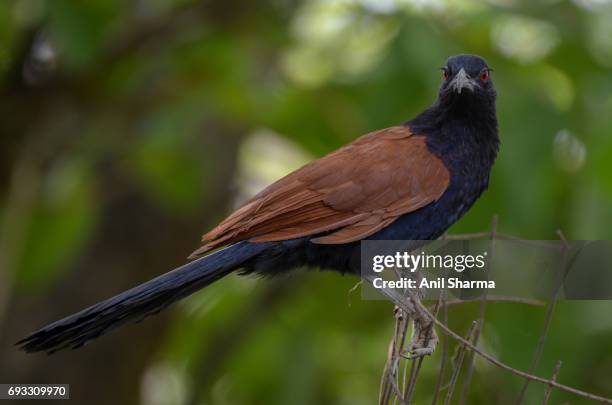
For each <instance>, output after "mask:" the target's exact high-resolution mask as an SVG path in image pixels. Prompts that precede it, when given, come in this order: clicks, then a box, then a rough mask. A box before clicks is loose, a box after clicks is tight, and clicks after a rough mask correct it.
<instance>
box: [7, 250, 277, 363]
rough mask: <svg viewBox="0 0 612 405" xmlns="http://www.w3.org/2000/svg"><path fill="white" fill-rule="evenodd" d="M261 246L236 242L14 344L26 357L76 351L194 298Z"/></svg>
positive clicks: (242, 264) (255, 253) (46, 327)
mask: <svg viewBox="0 0 612 405" xmlns="http://www.w3.org/2000/svg"><path fill="white" fill-rule="evenodd" d="M264 245H265V244H251V243H248V242H240V243H237V244H235V245H232V246H230V247H228V248H226V249H223V250H220V251H218V252H215V253H212V254H210V255H208V256H205V257H202V258H200V259H198V260H194V261H193V262H191V263H188V264H186V265H184V266H182V267H179V268H177V269H175V270H173V271H170V272H168V273H166V274H163V275H161V276H159V277H157V278H154V279H153V280H150V281H147V282H146V283H144V284H141V285H139V286H137V287H134V288H132V289H131V290H127V291H125V292H122V293H121V294H119V295H116V296H114V297H112V298H109V299H107V300H106V301H102V302H99V303H97V304H95V305H93V306H91V307H89V308H87V309H84V310H82V311H81V312H78V313H76V314H74V315H70V316H68V317H66V318H64V319H61V320H59V321H56V322H54V323H52V324H50V325H47V326H45V327H44V328H41V329H40V330H38V331H36V332H34V333H33V334H31V335H30V336H28V337H26V338H25V339H22V340H20V341H19V342H17V345H18V346H20V348H21V349H22V350H25V351H26V352H39V351H46V352H48V353H53V352H56V351H58V350H62V349H66V348H72V349H76V348H79V347H81V346H83V345H84V344H86V343H87V342H89V341H91V340H93V339H96V338H98V337H100V336H101V335H103V334H105V333H106V332H108V331H110V330H112V329H115V328H117V327H119V326H121V325H123V324H125V323H128V322H134V321H140V320H142V319H144V318H146V317H147V316H149V315H153V314H156V313H158V312H160V311H161V310H163V309H165V308H166V307H168V306H169V305H170V304H173V303H175V302H176V301H178V300H180V299H182V298H185V297H186V296H188V295H190V294H193V293H194V292H196V291H198V290H200V289H201V288H204V287H206V286H207V285H209V284H212V283H213V282H215V281H217V280H219V279H220V278H222V277H224V276H226V275H228V274H230V273H231V272H233V271H234V270H236V269H239V268H241V267H243V266H244V265H245V263H246V262H247V261H248V260H249V259H252V258H253V257H255V256H256V255H258V254H259V253H260V252H261V251H262V250H263V249H265V247H264Z"/></svg>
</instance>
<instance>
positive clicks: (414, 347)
mask: <svg viewBox="0 0 612 405" xmlns="http://www.w3.org/2000/svg"><path fill="white" fill-rule="evenodd" d="M422 321H423V319H422V318H421V319H419V318H417V319H415V320H414V329H413V333H412V339H411V340H410V344H409V345H408V349H407V350H406V351H404V352H403V353H401V356H402V357H404V358H406V359H416V358H420V357H425V356H429V355H431V354H433V352H434V351H435V350H436V346H437V345H438V335H437V334H436V331H435V330H434V328H433V323H432V322H427V323H426V325H423V322H422Z"/></svg>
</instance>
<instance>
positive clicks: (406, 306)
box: [365, 222, 612, 405]
mask: <svg viewBox="0 0 612 405" xmlns="http://www.w3.org/2000/svg"><path fill="white" fill-rule="evenodd" d="M495 224H496V223H495V222H494V223H493V230H492V231H491V232H481V233H475V234H465V235H455V236H446V235H445V236H444V237H443V239H447V240H466V239H473V238H491V239H506V240H518V238H515V237H513V236H509V235H500V234H499V233H497V232H496V229H495V228H496V227H495ZM559 235H560V238H561V240H563V241H565V238H564V237H563V234H562V233H560V232H559ZM531 242H534V244H537V245H539V244H541V242H537V241H525V243H531ZM542 243H544V244H545V243H546V242H542ZM547 247H549V246H547ZM561 270H565V269H564V268H563V269H561ZM559 274H560V277H559V280H560V281H562V279H563V277H564V275H565V271H559ZM365 280H366V281H368V282H369V283H373V278H372V277H369V276H366V277H365ZM557 285H559V284H557ZM380 291H381V292H382V293H383V294H384V295H385V296H387V298H389V299H390V300H391V301H392V302H393V303H394V304H395V305H396V308H400V310H401V312H402V313H405V314H410V315H411V316H412V317H413V321H414V327H415V330H414V331H413V338H414V336H416V337H417V339H416V342H419V340H420V339H419V337H420V336H421V333H423V331H427V332H428V331H432V330H433V329H432V326H433V325H436V326H438V327H439V328H440V329H441V330H442V331H443V332H444V342H445V343H444V346H443V356H442V361H441V364H440V372H439V373H438V378H437V384H436V388H435V390H434V393H433V400H432V404H433V405H435V404H436V403H437V400H438V398H439V395H440V391H441V390H443V388H442V380H443V379H444V371H445V367H446V361H447V357H448V346H447V345H448V343H447V337H451V338H453V339H455V340H456V341H457V342H458V343H460V344H461V346H460V350H461V354H460V355H461V358H460V359H461V361H463V358H464V356H465V354H466V351H472V353H473V354H472V357H471V358H470V359H469V361H470V363H469V366H468V372H470V374H471V369H472V367H473V361H474V359H473V356H474V355H478V356H480V357H482V358H483V359H485V360H487V361H488V362H490V363H491V364H493V365H495V366H497V367H499V368H501V369H502V370H506V371H508V372H510V373H512V374H514V375H517V376H519V377H522V378H524V379H525V385H524V386H523V389H522V390H521V393H520V395H519V398H518V401H519V403H520V402H521V401H522V400H523V398H524V394H525V391H526V388H527V386H528V383H529V382H531V381H535V382H539V383H541V384H545V385H547V389H546V392H545V396H544V400H543V403H544V404H547V403H548V401H549V399H550V396H551V393H552V389H553V388H556V389H559V390H562V391H565V392H569V393H572V394H574V395H577V396H580V397H583V398H587V399H590V400H592V401H597V402H600V403H604V404H612V399H610V398H605V397H602V396H600V395H596V394H592V393H589V392H586V391H582V390H580V389H577V388H574V387H570V386H568V385H565V384H561V383H559V382H557V377H558V374H559V368H560V366H561V362H560V361H559V362H558V363H557V365H556V367H555V370H554V372H553V376H552V378H551V379H546V378H543V377H539V376H537V375H535V374H533V370H534V369H535V366H537V364H538V362H539V358H540V355H541V353H542V351H543V346H544V343H545V342H544V341H545V337H546V334H547V330H548V327H549V324H550V319H551V318H552V315H553V310H554V303H555V302H556V300H557V298H558V297H557V291H558V288H557V289H555V290H554V292H553V296H552V297H551V298H552V303H551V304H549V308H548V311H547V316H546V321H545V325H544V328H543V332H542V335H541V337H540V339H539V342H538V345H537V348H536V350H535V352H534V358H533V361H532V365H531V367H530V371H529V372H525V371H522V370H519V369H516V368H514V367H512V366H509V365H507V364H505V363H503V362H501V361H500V360H498V359H496V358H495V357H493V356H492V355H490V354H488V353H486V352H484V351H482V350H481V349H479V348H478V347H477V338H476V336H477V335H476V336H474V335H475V334H477V333H479V332H476V331H475V330H474V329H475V326H474V325H479V327H480V325H482V323H483V322H484V305H485V303H486V302H493V301H497V302H515V303H522V304H528V305H540V306H541V305H543V303H542V302H541V301H538V300H526V299H522V298H515V297H495V296H489V297H485V298H481V299H479V300H478V301H480V303H481V313H480V317H479V322H474V323H473V325H472V326H473V327H472V328H470V332H469V333H468V335H467V337H466V338H463V337H461V336H460V335H458V334H457V333H456V332H454V331H452V330H451V329H450V328H449V327H448V326H447V325H446V324H447V315H446V312H447V308H448V306H449V305H455V304H460V303H464V302H470V301H469V300H468V301H463V300H453V301H448V302H438V305H436V310H435V311H434V312H435V313H436V314H437V310H438V309H439V308H443V309H444V311H445V317H444V322H442V321H440V320H438V319H437V317H436V315H435V314H432V312H431V311H430V310H429V309H428V308H427V307H426V306H424V305H423V304H422V303H421V301H420V299H419V297H418V296H417V294H416V293H415V292H414V291H412V290H405V291H404V294H402V293H400V292H398V291H396V290H394V289H389V288H383V289H380ZM473 301H474V300H472V302H473ZM407 323H408V321H407V320H404V323H403V324H402V328H404V329H403V333H401V334H400V333H399V332H400V329H398V328H397V326H396V332H395V335H394V337H393V339H392V342H391V343H392V345H391V346H390V350H391V348H392V347H393V348H394V350H395V348H397V347H400V346H402V345H403V342H402V340H403V339H404V338H405V336H406V329H407ZM423 336H425V337H427V336H435V335H430V334H429V333H426V334H424V335H423ZM436 339H437V338H436ZM472 339H473V340H474V341H473V342H472V341H471V340H472ZM425 341H426V340H425ZM421 343H423V341H421ZM425 346H426V347H427V345H425ZM434 347H435V346H434ZM391 353H394V355H393V356H391ZM398 353H401V352H397V351H393V352H391V351H390V357H389V359H388V363H387V366H386V367H385V374H384V376H383V382H382V383H383V386H382V387H381V401H380V402H379V403H380V404H381V405H386V404H389V403H391V402H392V401H393V400H392V398H391V396H392V395H393V393H395V395H396V398H397V399H398V400H399V401H400V404H402V405H403V404H406V405H407V404H410V401H411V399H412V394H413V393H414V389H415V385H416V375H417V374H418V371H419V370H420V366H421V363H422V361H423V357H422V356H418V358H417V359H414V358H410V356H408V359H410V360H412V361H413V364H412V367H411V372H410V378H409V382H408V385H407V386H406V390H405V394H402V393H401V392H400V391H399V387H398V383H397V367H398V364H399V359H398V357H397V354H398ZM425 354H431V352H428V353H425ZM391 359H392V360H393V361H390V360H391ZM415 360H416V361H415ZM389 365H392V366H393V367H394V369H393V370H394V372H393V373H389V369H388V367H389ZM460 368H461V364H458V365H457V366H456V368H455V370H454V372H453V375H452V377H451V382H450V384H449V386H448V388H449V391H448V392H447V395H446V403H449V401H450V399H451V398H452V387H454V385H455V384H456V382H457V378H458V373H459V371H460ZM469 377H470V375H468V379H467V382H468V384H467V387H465V389H464V392H463V395H462V398H461V401H462V402H464V401H466V399H467V390H468V389H469V382H470V380H471V378H469ZM385 387H387V388H386V389H385ZM383 398H384V401H383Z"/></svg>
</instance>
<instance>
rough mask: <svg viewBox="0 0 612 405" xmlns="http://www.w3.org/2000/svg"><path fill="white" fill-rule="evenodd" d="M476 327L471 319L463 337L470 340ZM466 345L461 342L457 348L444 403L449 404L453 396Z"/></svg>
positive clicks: (476, 324) (475, 323)
mask: <svg viewBox="0 0 612 405" xmlns="http://www.w3.org/2000/svg"><path fill="white" fill-rule="evenodd" d="M477 329H478V322H476V321H473V322H472V324H471V325H470V328H469V329H468V331H467V333H466V335H465V339H466V341H470V340H471V339H472V336H473V335H474V334H475V333H476V330H477ZM465 350H466V345H465V344H462V345H460V346H459V348H458V349H457V356H456V359H457V360H456V361H455V369H454V370H453V375H452V376H451V380H450V383H449V384H448V389H447V391H446V399H445V400H444V404H445V405H448V404H450V401H451V399H452V398H453V392H454V391H455V385H457V381H458V380H459V373H461V367H462V366H463V359H464V357H465Z"/></svg>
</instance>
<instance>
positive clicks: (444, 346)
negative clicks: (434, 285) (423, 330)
mask: <svg viewBox="0 0 612 405" xmlns="http://www.w3.org/2000/svg"><path fill="white" fill-rule="evenodd" d="M440 295H441V297H442V301H443V302H442V305H443V309H442V310H443V311H444V312H443V315H442V317H443V322H444V324H445V325H448V305H446V301H445V300H446V294H445V291H444V290H442V291H441V293H440ZM442 339H443V340H442V356H441V357H442V358H441V359H440V371H439V372H438V379H437V381H436V387H435V388H434V396H433V398H432V400H431V405H436V404H437V402H438V397H439V395H440V391H441V388H442V381H443V380H444V372H445V371H446V359H447V357H448V335H447V334H444V336H443V337H442Z"/></svg>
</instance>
